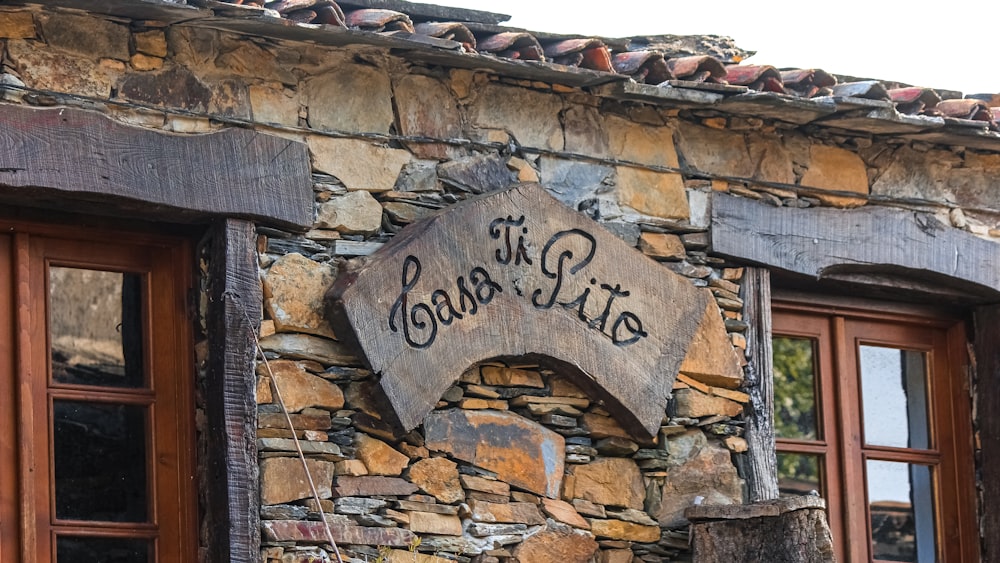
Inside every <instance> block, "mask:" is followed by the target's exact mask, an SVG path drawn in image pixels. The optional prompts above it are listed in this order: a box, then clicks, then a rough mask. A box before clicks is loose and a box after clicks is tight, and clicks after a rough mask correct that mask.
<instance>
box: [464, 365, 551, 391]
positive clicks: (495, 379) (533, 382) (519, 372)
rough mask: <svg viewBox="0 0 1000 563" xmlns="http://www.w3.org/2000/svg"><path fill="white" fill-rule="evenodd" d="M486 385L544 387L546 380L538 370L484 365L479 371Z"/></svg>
mask: <svg viewBox="0 0 1000 563" xmlns="http://www.w3.org/2000/svg"><path fill="white" fill-rule="evenodd" d="M479 373H480V375H481V376H482V378H483V383H484V384H485V385H498V386H502V387H535V388H538V389H542V388H543V387H545V382H543V381H542V375H541V374H540V373H538V372H537V371H531V370H526V369H515V368H506V367H499V366H483V367H482V369H480V371H479Z"/></svg>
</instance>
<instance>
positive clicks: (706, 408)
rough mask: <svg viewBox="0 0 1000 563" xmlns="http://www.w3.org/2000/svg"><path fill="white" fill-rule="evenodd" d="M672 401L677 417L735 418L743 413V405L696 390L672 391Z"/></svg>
mask: <svg viewBox="0 0 1000 563" xmlns="http://www.w3.org/2000/svg"><path fill="white" fill-rule="evenodd" d="M674 401H675V413H676V415H677V416H684V417H690V418H699V417H702V416H713V415H717V414H720V415H723V416H737V415H739V414H741V413H742V412H743V405H741V404H739V403H737V402H735V401H731V400H729V399H726V398H724V397H717V396H714V395H707V394H705V393H702V392H701V391H698V390H697V389H677V390H676V391H674Z"/></svg>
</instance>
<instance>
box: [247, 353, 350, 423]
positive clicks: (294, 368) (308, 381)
mask: <svg viewBox="0 0 1000 563" xmlns="http://www.w3.org/2000/svg"><path fill="white" fill-rule="evenodd" d="M270 365H271V373H272V374H273V376H274V382H275V384H276V385H277V386H278V390H279V391H280V392H281V398H282V400H283V401H284V403H285V408H286V409H288V411H289V412H299V411H301V410H302V409H304V408H306V407H319V408H322V409H326V410H330V411H336V410H338V409H341V408H343V406H344V393H343V391H341V390H340V387H337V386H336V385H334V384H333V383H330V382H329V381H327V380H325V379H323V378H322V377H317V376H315V375H313V374H311V373H309V372H308V371H306V370H305V369H303V368H302V366H301V365H299V363H297V362H293V361H290V360H274V361H272V362H270ZM260 371H261V370H260V369H258V372H260ZM265 373H266V372H265Z"/></svg>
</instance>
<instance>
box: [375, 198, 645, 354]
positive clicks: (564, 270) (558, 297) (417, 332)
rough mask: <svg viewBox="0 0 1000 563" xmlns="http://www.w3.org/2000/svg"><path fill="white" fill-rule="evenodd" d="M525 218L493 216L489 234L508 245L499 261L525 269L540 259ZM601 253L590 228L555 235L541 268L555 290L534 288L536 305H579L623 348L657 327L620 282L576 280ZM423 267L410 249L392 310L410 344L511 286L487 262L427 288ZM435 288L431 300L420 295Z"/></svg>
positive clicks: (431, 337)
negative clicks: (646, 323) (629, 305)
mask: <svg viewBox="0 0 1000 563" xmlns="http://www.w3.org/2000/svg"><path fill="white" fill-rule="evenodd" d="M524 224H525V217H524V215H521V216H520V217H518V218H517V219H514V218H513V216H511V215H508V216H507V217H499V218H496V219H494V220H493V221H491V222H490V224H489V227H488V229H487V233H488V234H489V236H490V238H492V239H493V240H499V241H501V244H502V246H501V248H497V249H495V251H494V254H493V258H494V260H495V262H496V263H497V264H500V265H502V266H506V267H520V268H525V267H528V266H534V265H535V262H534V260H533V259H532V257H531V255H530V253H529V249H530V248H531V245H530V243H528V242H526V239H525V237H526V236H527V235H528V228H527V227H525V226H524ZM515 235H516V237H517V240H516V241H515V240H514V237H515ZM597 251H598V248H597V239H596V238H595V237H594V236H593V235H591V234H590V233H588V232H586V231H584V230H582V229H567V230H563V231H559V232H557V233H555V234H553V235H552V236H551V237H550V238H549V239H548V241H547V242H546V243H545V245H544V246H543V247H542V251H541V254H540V255H539V256H538V260H539V263H538V266H537V267H538V269H539V270H540V272H541V275H542V276H543V277H544V278H546V279H549V280H551V281H552V284H551V287H548V288H542V287H538V288H535V289H534V291H532V292H531V297H530V299H531V304H532V305H533V306H534V307H535V308H536V309H539V310H548V309H551V308H552V307H553V306H555V305H556V304H558V305H560V306H561V307H564V308H566V309H573V310H575V311H576V316H577V318H578V319H579V320H580V321H582V322H583V323H585V326H586V327H587V328H590V329H593V330H596V331H598V332H600V333H601V334H603V335H605V336H606V337H608V338H610V339H611V341H612V342H613V343H614V344H615V345H616V346H629V345H631V344H635V343H636V342H638V341H639V340H641V339H642V338H645V337H647V336H649V333H648V332H646V331H645V330H644V329H643V324H642V320H641V319H640V318H639V316H638V315H636V314H635V313H634V312H632V311H629V310H627V309H626V307H625V305H624V304H625V302H626V300H627V299H628V298H629V297H630V296H631V295H632V293H631V292H630V291H629V290H627V289H624V288H623V287H622V285H621V284H620V283H615V284H613V285H612V284H611V283H606V282H602V281H599V280H598V279H597V278H596V277H590V278H589V280H588V281H589V283H579V282H576V276H577V275H582V274H583V270H584V269H585V268H587V266H588V265H590V264H591V262H593V260H594V256H595V255H596V253H597ZM421 271H422V266H421V263H420V260H419V259H418V258H417V257H415V256H413V255H410V256H407V257H406V259H404V260H403V270H402V277H401V283H400V291H399V295H398V297H396V300H395V302H393V304H392V308H391V309H390V310H389V319H388V320H389V329H390V330H392V331H393V332H399V331H402V333H403V338H405V339H406V343H407V344H409V345H410V346H412V347H414V348H418V349H422V348H428V347H430V346H431V345H432V344H434V341H435V339H436V338H437V336H438V330H439V326H438V325H440V326H441V327H448V326H451V325H452V324H454V323H456V322H461V321H463V320H465V319H468V318H469V317H473V316H475V315H476V314H477V313H479V311H480V308H481V307H485V306H486V305H489V304H490V303H491V302H493V300H494V299H495V298H496V296H497V295H498V294H501V293H503V290H504V289H503V287H502V286H501V285H500V284H499V283H498V282H497V281H495V280H494V279H493V278H492V277H491V276H490V273H489V271H487V270H486V268H485V267H483V266H475V267H473V268H472V269H471V270H469V273H468V275H466V276H461V275H460V276H458V277H457V278H455V283H454V286H453V287H452V288H451V289H450V290H449V289H448V288H442V287H437V288H433V289H431V288H427V290H425V291H421V290H420V289H419V288H418V287H417V286H418V284H419V281H420V275H421ZM584 279H588V278H584ZM521 280H522V278H521V277H520V276H518V277H515V278H514V281H513V282H512V284H513V289H514V295H516V296H517V297H520V298H523V297H525V293H524V291H523V290H522V287H521V285H520V284H521V283H522V281H521ZM581 285H583V286H584V287H583V290H582V291H580V290H579V289H574V288H579V287H580V286H581ZM449 291H450V292H451V293H449ZM428 292H429V294H430V298H429V299H428V302H424V301H423V300H422V299H420V298H419V297H417V296H419V295H427V294H428Z"/></svg>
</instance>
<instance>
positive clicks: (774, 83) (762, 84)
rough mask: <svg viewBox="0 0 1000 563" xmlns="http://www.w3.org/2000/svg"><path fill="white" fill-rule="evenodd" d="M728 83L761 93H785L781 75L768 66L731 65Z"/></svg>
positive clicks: (727, 76) (727, 72) (727, 77)
mask: <svg viewBox="0 0 1000 563" xmlns="http://www.w3.org/2000/svg"><path fill="white" fill-rule="evenodd" d="M726 82H728V83H730V84H735V85H737V86H746V87H747V88H750V89H751V90H757V91H759V92H776V93H779V94H783V93H785V86H784V85H783V84H782V82H781V73H779V72H778V69H776V68H774V67H773V66H767V65H730V66H727V67H726Z"/></svg>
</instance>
